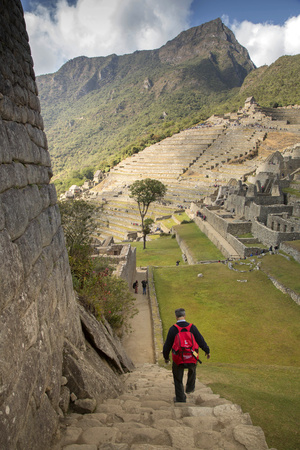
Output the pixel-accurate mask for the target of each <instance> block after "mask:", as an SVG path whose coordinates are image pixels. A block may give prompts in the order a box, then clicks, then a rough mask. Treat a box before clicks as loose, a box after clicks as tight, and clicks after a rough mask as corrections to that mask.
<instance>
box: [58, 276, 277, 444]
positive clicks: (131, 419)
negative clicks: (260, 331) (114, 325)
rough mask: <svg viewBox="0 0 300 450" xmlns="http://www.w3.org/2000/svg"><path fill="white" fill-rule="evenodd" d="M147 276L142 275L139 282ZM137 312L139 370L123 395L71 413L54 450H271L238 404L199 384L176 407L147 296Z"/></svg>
mask: <svg viewBox="0 0 300 450" xmlns="http://www.w3.org/2000/svg"><path fill="white" fill-rule="evenodd" d="M144 278H145V272H142V271H140V272H138V273H137V279H138V281H139V283H141V280H143V279H144ZM136 299H137V302H136V305H135V306H136V307H137V308H138V310H139V312H138V314H137V315H136V316H135V317H134V318H133V319H132V321H131V326H132V329H133V331H132V333H131V334H130V335H129V336H127V337H126V339H125V340H124V342H123V345H124V348H125V350H126V352H127V354H128V356H129V357H130V358H131V359H132V361H133V362H134V364H135V366H136V369H135V370H134V371H133V372H131V373H127V374H124V375H120V376H121V377H122V378H123V385H124V393H123V394H122V395H120V396H119V397H117V398H111V399H107V400H104V401H103V402H102V403H98V405H97V408H96V411H95V412H94V413H92V414H69V415H67V416H66V417H65V418H63V419H61V429H60V433H59V436H58V438H57V441H56V443H55V444H54V445H53V446H52V448H51V450H101V449H103V450H155V449H159V450H167V449H171V448H173V449H180V450H182V449H189V450H193V449H195V450H196V449H202V450H204V449H205V450H210V449H211V450H267V449H268V446H267V444H266V441H265V437H264V433H263V431H262V429H261V428H260V427H255V426H253V425H252V423H251V419H250V416H249V414H247V413H246V414H244V413H243V412H242V410H241V408H240V407H239V406H238V405H234V404H232V403H231V402H229V401H228V400H225V399H223V398H220V396H219V395H215V394H213V392H212V391H211V389H210V388H209V387H207V386H205V385H204V384H202V383H200V382H199V381H198V380H196V386H195V391H194V392H193V393H191V394H190V395H189V396H188V399H187V402H186V403H174V402H173V397H174V385H173V375H172V372H171V370H167V369H165V368H162V367H160V366H158V365H157V364H155V363H154V349H153V336H152V325H151V315H150V308H149V303H148V295H146V296H145V295H143V294H142V293H141V292H140V293H139V294H137V295H136Z"/></svg>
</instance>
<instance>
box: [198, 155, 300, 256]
mask: <svg viewBox="0 0 300 450" xmlns="http://www.w3.org/2000/svg"><path fill="white" fill-rule="evenodd" d="M284 159H285V158H283V157H282V155H281V154H280V153H279V152H275V153H274V154H273V155H271V156H270V157H269V158H268V159H267V161H266V162H265V163H263V165H262V167H261V171H260V170H259V169H258V171H257V173H256V175H255V176H252V177H251V179H252V181H254V182H255V184H246V183H242V182H241V180H238V181H237V180H231V182H230V183H228V185H226V186H220V187H219V188H218V192H217V194H214V195H212V196H210V197H207V198H206V199H204V201H202V202H201V203H192V205H191V211H192V212H193V213H194V214H195V220H196V223H197V224H198V225H199V227H200V229H201V230H202V231H204V232H206V234H207V232H208V230H207V226H205V223H203V220H200V219H199V218H198V217H201V218H203V217H205V221H206V222H207V224H209V225H210V226H212V227H213V229H214V230H215V231H216V232H217V233H218V234H219V235H220V236H221V238H222V239H225V240H226V241H227V242H228V243H229V245H230V246H231V249H232V252H231V253H232V254H235V255H236V257H240V258H244V257H247V256H251V255H252V254H260V253H261V252H262V249H261V248H260V247H259V246H258V245H256V244H258V243H263V244H264V245H265V246H266V248H271V247H272V248H275V247H276V248H277V247H278V248H279V247H280V246H281V244H283V243H284V242H287V241H294V240H299V239H300V202H299V201H288V197H287V196H286V195H284V194H283V188H284V187H289V185H290V181H291V180H293V179H295V180H297V179H298V178H297V177H298V173H299V166H300V159H299V158H298V157H296V158H293V159H290V158H287V160H286V161H284ZM281 176H283V177H284V178H282V179H280V177H281ZM249 233H250V234H252V235H253V237H252V238H240V237H239V236H242V235H244V234H249ZM215 244H216V245H217V246H219V245H218V240H217V239H216V241H215ZM246 244H248V245H246ZM249 244H251V245H249ZM285 251H286V252H289V251H288V250H287V247H286V246H285ZM291 251H293V252H294V250H293V249H291ZM232 254H226V257H228V258H230V257H232ZM292 256H293V257H295V255H294V254H293V255H292ZM296 259H297V260H298V259H299V255H298V256H296Z"/></svg>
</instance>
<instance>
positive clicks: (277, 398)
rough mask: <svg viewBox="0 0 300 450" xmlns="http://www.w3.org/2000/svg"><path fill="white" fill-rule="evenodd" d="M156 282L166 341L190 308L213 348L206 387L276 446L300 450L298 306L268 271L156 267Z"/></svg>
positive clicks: (204, 373)
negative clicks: (181, 312)
mask: <svg viewBox="0 0 300 450" xmlns="http://www.w3.org/2000/svg"><path fill="white" fill-rule="evenodd" d="M272 256H275V255H272ZM281 258H282V257H281ZM283 259H284V258H283ZM198 273H202V274H203V277H202V278H199V277H197V275H198ZM154 280H155V287H156V293H157V298H158V302H159V308H160V314H161V319H162V323H163V332H164V338H165V337H166V333H167V330H168V328H169V327H170V326H171V324H172V323H174V317H173V316H174V310H175V309H176V308H178V307H185V308H186V310H187V319H188V320H189V321H191V322H193V323H195V324H196V325H198V327H199V329H200V331H201V333H202V334H203V336H204V338H205V339H206V341H207V343H208V344H209V346H210V348H211V354H212V358H211V360H209V361H207V360H206V359H205V360H204V358H202V360H203V361H204V363H203V365H202V366H201V367H200V366H199V367H198V374H199V375H200V378H201V380H202V381H203V382H204V383H206V384H209V385H210V386H211V387H212V389H213V391H214V392H215V393H220V394H221V395H222V396H224V397H225V398H228V399H229V400H231V401H233V402H235V403H237V404H239V405H241V406H242V408H243V411H244V412H249V413H250V414H251V418H252V420H253V423H254V424H255V425H259V426H261V427H262V428H263V430H264V432H265V435H266V438H267V442H268V445H269V446H270V447H271V446H274V447H276V448H277V449H278V450H299V448H300V439H299V434H298V428H299V427H298V418H299V414H300V397H299V395H297V394H296V393H299V388H300V345H299V344H300V332H299V322H300V308H299V306H298V305H297V304H296V303H295V302H293V301H292V300H291V299H290V298H289V297H288V296H287V295H285V294H282V293H281V292H280V291H279V290H277V289H276V288H275V287H274V286H273V284H272V283H271V281H270V280H269V279H268V277H267V276H266V275H265V274H264V273H263V272H262V271H251V272H250V271H249V272H246V273H240V272H236V271H233V270H229V269H228V267H227V266H225V265H223V264H222V263H215V264H209V265H198V266H182V267H168V268H167V267H165V268H156V269H155V270H154ZM245 280H247V281H245ZM203 356H204V355H203ZM200 359H201V357H200Z"/></svg>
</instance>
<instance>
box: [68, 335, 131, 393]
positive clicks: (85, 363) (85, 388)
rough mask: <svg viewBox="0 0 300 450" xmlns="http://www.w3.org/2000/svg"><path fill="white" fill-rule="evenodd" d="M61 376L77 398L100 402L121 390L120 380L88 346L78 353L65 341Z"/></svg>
mask: <svg viewBox="0 0 300 450" xmlns="http://www.w3.org/2000/svg"><path fill="white" fill-rule="evenodd" d="M63 375H64V376H65V377H66V378H67V380H68V383H67V387H68V388H69V389H70V392H71V393H74V394H75V395H76V396H77V398H95V399H96V400H97V401H98V402H101V401H103V400H104V399H105V398H108V397H116V396H117V395H118V394H120V393H121V392H122V390H123V387H122V383H121V380H120V379H119V378H118V377H116V374H115V372H114V371H113V370H112V369H111V368H110V367H109V366H108V365H107V364H106V363H105V361H104V360H102V359H101V358H100V357H99V354H98V353H97V352H96V350H94V349H93V348H92V347H91V346H90V345H87V350H86V351H85V352H82V351H81V352H80V351H79V350H78V349H77V348H76V347H75V346H73V345H72V344H71V343H70V342H68V341H65V347H64V363H63Z"/></svg>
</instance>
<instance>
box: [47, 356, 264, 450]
mask: <svg viewBox="0 0 300 450" xmlns="http://www.w3.org/2000/svg"><path fill="white" fill-rule="evenodd" d="M185 376H186V375H185ZM122 377H123V380H124V392H123V393H122V394H121V395H120V396H119V397H117V398H111V399H107V400H105V401H103V402H99V403H98V405H97V408H96V411H95V412H94V413H89V414H76V413H70V414H68V415H67V416H66V417H64V418H62V419H61V427H60V431H59V433H58V436H57V439H56V442H55V444H54V445H53V446H52V447H51V450H80V449H81V450H100V449H103V450H104V449H106V450H109V449H111V450H113V449H116V450H117V449H119V450H155V449H160V450H162V449H165V450H167V449H170V448H173V449H184V448H189V449H206V450H216V449H226V450H242V449H244V450H245V449H246V450H267V449H268V446H267V444H266V441H265V437H264V433H263V431H262V429H261V428H260V427H257V426H253V425H252V422H251V418H250V416H249V414H247V413H243V411H242V410H241V408H240V407H239V406H238V405H234V404H232V403H231V402H229V401H228V400H226V399H222V398H220V397H219V395H215V394H213V392H212V391H211V389H210V388H209V387H207V386H205V385H204V384H202V383H200V382H199V381H197V382H196V390H195V392H194V393H192V394H189V395H188V396H187V402H186V403H174V402H173V396H174V387H173V377H172V373H171V371H170V370H167V369H164V368H161V367H159V366H158V365H156V364H143V365H142V366H140V367H138V368H136V369H135V370H134V371H133V372H131V373H129V374H125V375H122Z"/></svg>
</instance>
